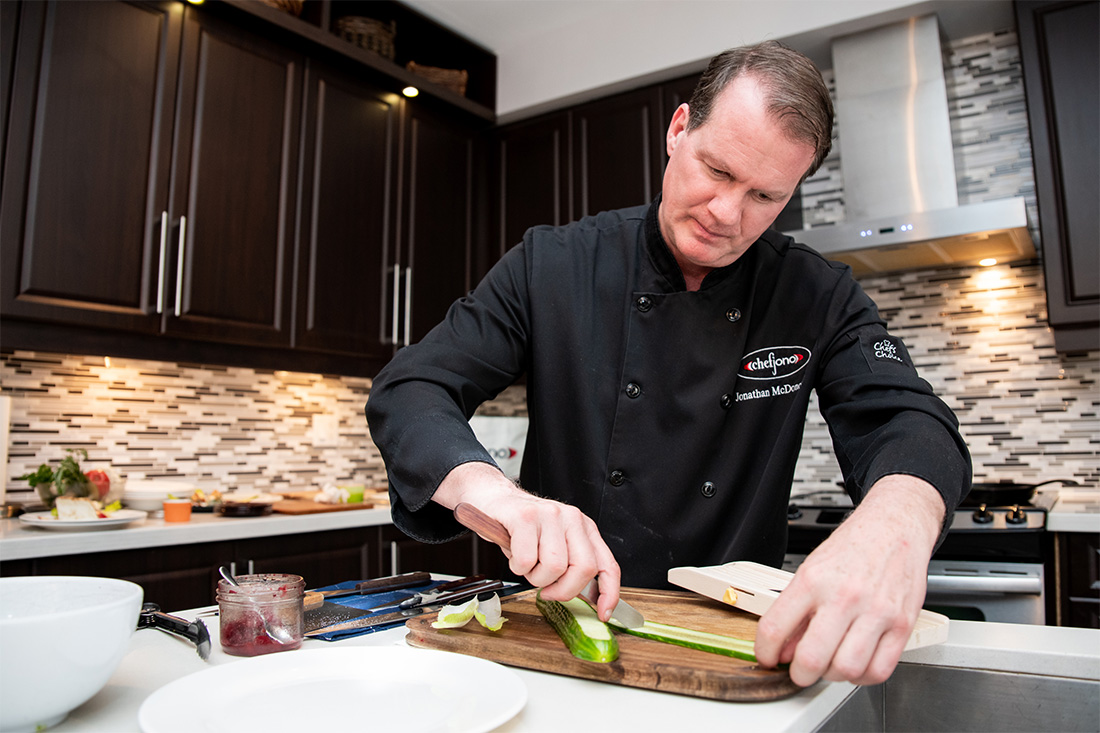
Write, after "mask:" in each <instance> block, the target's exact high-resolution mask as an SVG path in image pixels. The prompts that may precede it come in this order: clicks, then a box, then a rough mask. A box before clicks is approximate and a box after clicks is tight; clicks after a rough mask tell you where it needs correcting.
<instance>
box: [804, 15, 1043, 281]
mask: <svg viewBox="0 0 1100 733" xmlns="http://www.w3.org/2000/svg"><path fill="white" fill-rule="evenodd" d="M832 50H833V72H834V74H835V76H836V116H837V128H838V131H839V149H840V160H841V167H842V171H843V175H844V203H845V210H846V215H847V221H845V222H842V223H839V224H834V225H830V226H821V227H816V228H813V229H804V230H798V231H793V232H787V234H789V235H791V236H792V237H794V238H795V239H797V240H798V241H801V242H804V243H806V244H808V245H809V246H811V247H813V248H814V249H816V250H817V251H819V252H821V253H822V254H823V255H825V256H826V257H828V258H829V259H835V260H841V261H843V262H846V263H848V264H849V265H851V266H852V268H853V270H854V271H855V273H856V274H857V275H858V274H869V273H883V272H893V271H898V270H906V269H915V268H923V267H936V266H942V265H950V264H978V262H979V260H983V259H986V258H993V259H996V260H997V261H999V262H1010V261H1015V260H1021V259H1027V258H1031V257H1034V256H1035V245H1034V243H1033V242H1032V241H1031V235H1030V234H1029V233H1028V230H1027V214H1026V211H1025V208H1024V200H1023V199H1022V198H1019V197H1016V198H1009V199H1000V200H996V201H988V202H983V203H976V204H967V205H963V206H960V205H959V200H958V189H957V185H956V182H955V156H954V150H953V149H952V144H951V124H950V118H949V114H948V107H947V84H946V81H945V79H944V73H943V66H944V64H943V54H942V51H941V48H940V34H939V24H938V22H937V20H936V17H935V16H934V15H928V16H924V17H920V18H910V19H909V20H907V21H903V22H901V23H895V24H892V25H887V26H883V27H881V28H877V29H874V30H871V31H865V32H862V33H856V34H853V35H850V36H843V37H841V38H837V39H834V41H833V46H832Z"/></svg>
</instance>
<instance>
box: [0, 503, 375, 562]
mask: <svg viewBox="0 0 1100 733" xmlns="http://www.w3.org/2000/svg"><path fill="white" fill-rule="evenodd" d="M383 524H390V508H389V507H388V506H386V507H375V508H372V509H353V510H347V511H339V512H325V513H321V514H302V515H290V514H271V515H269V516H266V517H246V518H231V517H219V516H216V515H214V514H192V515H191V521H190V522H185V523H180V524H168V523H166V522H165V521H164V520H163V519H160V518H156V519H154V518H152V517H147V518H146V519H144V520H141V521H138V522H134V523H133V524H129V525H126V526H124V527H120V528H117V529H103V530H96V531H83V532H69V531H60V530H53V529H41V528H39V527H32V526H28V525H27V524H25V523H23V522H20V521H19V520H18V519H17V518H16V519H0V560H3V561H7V560H26V559H31V558H38V557H52V556H56V555H71V554H74V553H78V552H79V553H85V552H111V551H113V550H135V549H141V548H145V547H164V546H167V545H191V544H197V543H199V542H219V541H222V540H240V539H250V538H253V537H271V536H273V535H284V534H301V533H304V532H324V531H328V530H334V529H351V528H355V527H374V526H378V525H383Z"/></svg>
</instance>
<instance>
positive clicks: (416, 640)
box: [405, 588, 802, 702]
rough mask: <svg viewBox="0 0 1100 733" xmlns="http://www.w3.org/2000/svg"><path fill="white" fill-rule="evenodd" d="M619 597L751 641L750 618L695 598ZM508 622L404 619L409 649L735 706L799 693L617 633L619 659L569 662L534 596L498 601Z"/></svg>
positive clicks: (671, 620) (650, 613)
mask: <svg viewBox="0 0 1100 733" xmlns="http://www.w3.org/2000/svg"><path fill="white" fill-rule="evenodd" d="M622 597H623V598H624V599H625V600H626V601H627V602H628V603H630V604H631V605H632V606H634V607H635V608H636V609H638V610H639V611H640V612H641V613H642V615H644V616H645V617H646V620H647V621H657V622H660V623H666V624H672V625H674V626H682V627H684V628H689V629H697V630H700V631H710V632H713V633H719V634H726V635H728V636H737V637H740V638H742V639H755V638H756V624H757V620H758V619H757V617H756V616H753V615H751V614H748V613H745V612H744V611H739V610H737V609H734V608H731V607H729V606H727V605H725V604H722V603H718V602H717V601H713V600H710V599H709V598H703V597H701V596H699V595H697V594H695V593H686V592H682V591H656V590H645V589H640V588H624V589H623V590H622ZM501 605H502V610H503V613H504V616H505V617H506V618H507V619H508V620H507V621H506V622H505V624H504V626H503V628H502V629H501V630H500V631H496V632H493V631H489V630H488V629H485V628H484V627H482V626H481V625H480V624H478V623H475V622H471V623H469V624H467V625H466V626H463V627H461V628H458V629H433V628H432V626H431V623H432V621H434V620H435V614H428V615H427V616H420V617H417V618H414V619H410V620H409V621H408V622H406V624H405V626H406V628H407V629H408V634H407V635H406V640H407V641H408V643H409V644H410V645H412V646H416V647H425V648H428V649H442V650H444V651H451V652H458V653H460V654H468V655H470V656H474V657H481V658H483V659H489V660H492V661H494V662H499V663H501V664H507V665H511V666H513V667H523V668H525V669H534V670H538V671H540V672H552V673H554V674H562V675H567V676H570V677H580V678H582V679H588V680H597V681H600V682H610V683H612V684H616V685H626V686H628V687H640V688H642V689H646V690H659V691H662V692H674V693H678V694H681V695H691V696H694V697H705V698H710V699H713V700H727V701H735V702H762V701H767V700H780V699H782V698H785V697H790V696H791V695H793V694H795V693H797V692H798V691H799V690H801V689H802V688H800V687H799V686H798V685H796V684H794V682H792V681H791V678H790V676H789V675H788V674H787V672H786V671H785V670H777V669H764V668H762V667H760V666H759V665H757V664H755V663H753V662H746V661H744V660H741V659H734V658H732V657H725V656H721V655H719V654H711V653H709V652H701V651H698V650H696V649H687V648H685V647H681V646H676V645H673V644H666V643H663V642H658V641H651V640H649V639H641V638H638V637H636V636H630V635H628V634H617V635H616V636H617V639H618V642H619V658H618V660H616V661H615V662H611V663H610V664H601V663H599V662H586V661H584V660H581V659H577V658H576V657H574V656H573V655H572V654H570V653H569V650H568V649H566V648H565V644H564V643H563V642H562V641H561V639H560V638H558V635H557V633H556V632H555V631H554V629H553V628H552V627H551V626H550V625H549V624H548V623H547V622H546V620H545V619H543V617H542V614H540V613H539V611H538V609H537V608H536V607H535V591H533V590H532V591H527V592H524V593H518V594H516V595H515V596H512V597H509V598H504V599H503V600H502V601H501Z"/></svg>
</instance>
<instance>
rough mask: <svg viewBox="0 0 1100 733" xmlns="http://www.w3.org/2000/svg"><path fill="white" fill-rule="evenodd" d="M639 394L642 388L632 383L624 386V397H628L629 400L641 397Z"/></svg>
mask: <svg viewBox="0 0 1100 733" xmlns="http://www.w3.org/2000/svg"><path fill="white" fill-rule="evenodd" d="M641 393H642V388H641V387H639V386H638V385H636V384H634V382H631V383H630V384H628V385H626V396H627V397H629V398H630V399H634V398H635V397H638V396H639V395H641Z"/></svg>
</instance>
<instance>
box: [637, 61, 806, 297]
mask: <svg viewBox="0 0 1100 733" xmlns="http://www.w3.org/2000/svg"><path fill="white" fill-rule="evenodd" d="M687 119H688V106H687V105H686V104H682V105H680V107H679V109H677V110H676V113H675V114H674V115H673V117H672V122H671V124H670V125H669V128H668V134H667V136H666V144H667V149H668V156H669V161H668V166H667V168H666V169H665V177H664V186H663V192H662V197H661V208H660V211H659V214H658V220H659V222H660V227H661V234H662V236H664V238H665V241H666V242H667V243H668V245H669V247H670V248H671V249H672V254H673V256H674V257H675V258H676V261H677V263H678V264H679V265H680V269H681V271H682V272H683V273H684V277H685V279H687V280H688V284H689V288H691V285H692V283H693V282H695V283H696V284H697V283H698V282H699V281H701V279H702V277H703V276H705V275H706V273H707V272H709V271H710V270H712V269H714V268H717V267H724V266H726V265H728V264H730V263H731V262H733V261H734V260H736V259H737V258H738V257H740V256H741V255H742V254H743V253H744V252H745V250H747V249H748V248H749V245H751V244H752V243H753V242H755V241H756V240H757V239H758V238H759V237H760V235H761V234H762V233H763V232H764V230H765V229H767V228H768V227H769V226H771V223H772V222H773V221H775V217H777V216H778V215H779V212H781V211H782V210H783V206H784V205H785V204H786V203H787V201H788V200H790V198H791V196H792V195H793V194H794V191H795V189H796V188H797V187H798V184H799V182H800V181H801V180H802V176H803V174H805V172H806V171H807V170H808V169H809V167H810V163H811V162H812V161H813V157H814V148H813V146H812V145H810V144H808V143H804V142H794V141H792V140H790V139H789V138H788V137H787V136H786V135H785V134H784V133H783V132H782V131H781V130H780V128H779V126H778V125H777V124H776V122H775V121H774V120H773V119H772V118H771V117H769V116H768V114H767V112H766V109H765V103H764V95H763V92H762V90H761V89H760V86H759V84H758V83H757V82H756V80H755V79H753V78H751V77H745V76H741V77H738V78H736V79H734V80H733V81H732V82H730V84H729V85H728V86H727V87H726V89H725V90H723V91H722V93H721V94H720V95H719V96H718V98H717V99H716V100H715V103H714V105H713V106H712V108H711V113H710V116H709V117H708V119H707V121H706V122H705V123H703V125H701V126H700V127H697V128H695V129H694V130H692V131H691V132H688V131H687ZM692 289H694V288H692Z"/></svg>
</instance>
